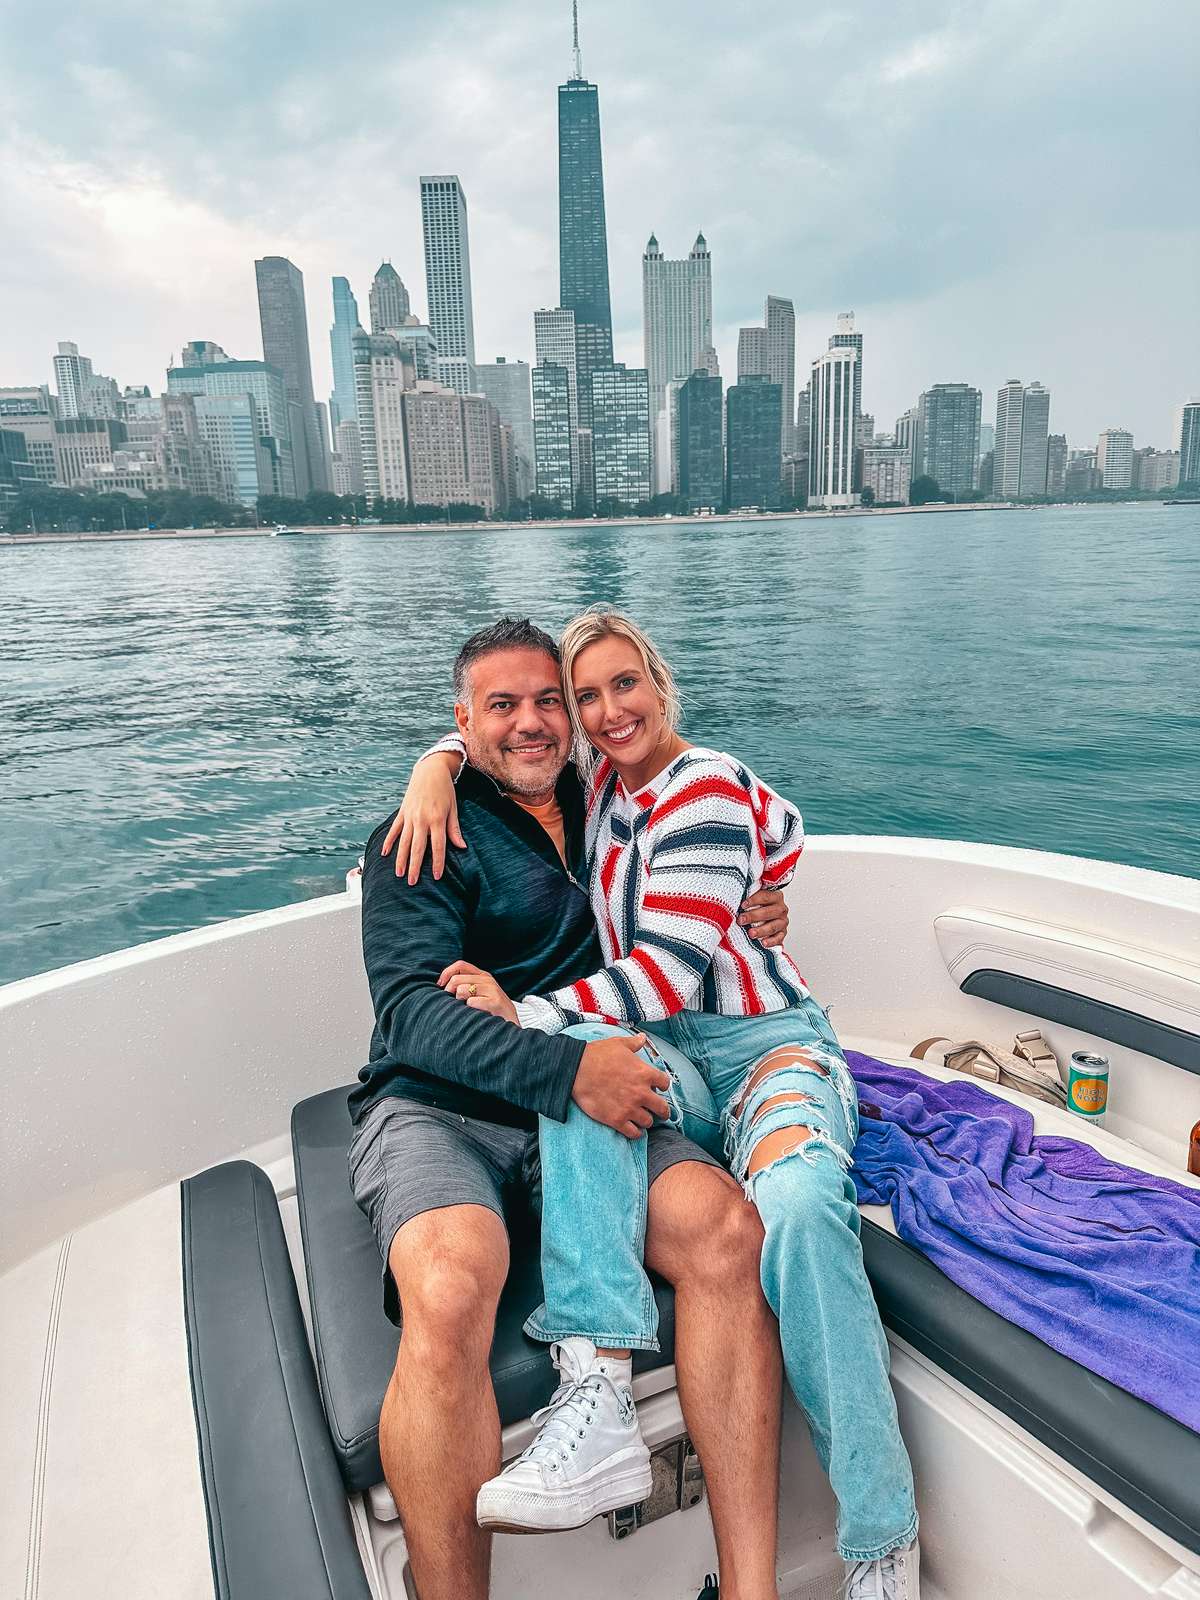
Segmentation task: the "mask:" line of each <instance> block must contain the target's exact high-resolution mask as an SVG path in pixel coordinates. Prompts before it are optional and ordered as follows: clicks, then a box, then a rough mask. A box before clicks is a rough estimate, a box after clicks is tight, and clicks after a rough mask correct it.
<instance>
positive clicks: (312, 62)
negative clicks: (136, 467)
mask: <svg viewBox="0 0 1200 1600" xmlns="http://www.w3.org/2000/svg"><path fill="white" fill-rule="evenodd" d="M582 12H583V16H582V24H581V26H582V43H583V62H584V71H585V74H586V76H588V77H589V78H590V79H591V80H592V81H593V82H595V83H597V84H599V87H600V108H601V126H602V132H603V140H604V167H605V183H606V191H607V202H608V238H609V264H610V273H611V279H612V293H613V318H614V328H615V337H616V345H617V351H616V353H617V356H618V359H625V360H627V361H629V362H631V363H637V364H639V365H640V364H641V362H642V335H641V251H642V248H643V246H644V244H645V241H646V238H647V235H648V234H649V233H650V232H651V230H653V231H654V232H655V233H656V234H657V236H658V238H659V241H660V243H661V245H662V247H663V250H664V252H665V253H666V254H667V255H686V253H687V251H688V249H689V248H690V246H691V243H692V241H693V239H694V238H695V235H696V232H697V230H698V229H700V228H703V230H704V233H705V235H706V237H707V239H708V242H709V246H710V248H711V250H712V257H713V299H714V315H715V320H716V324H717V329H716V336H717V346H718V350H719V353H720V357H721V368H722V372H723V373H725V374H726V376H727V377H728V378H730V379H731V378H732V376H733V375H734V373H735V370H736V360H735V355H736V340H737V328H738V326H739V325H740V324H743V323H749V322H756V321H760V320H761V316H762V302H763V299H764V297H765V296H766V295H767V294H768V293H771V294H781V295H786V296H788V297H789V298H791V299H792V300H793V301H794V302H795V306H796V318H797V361H796V365H797V375H798V381H803V375H804V374H806V372H807V369H808V365H809V363H810V361H811V360H812V358H813V357H814V356H815V355H816V354H818V353H819V351H820V350H821V349H823V348H824V346H825V344H826V341H827V336H828V333H829V331H830V329H831V328H832V325H833V319H834V317H835V315H836V313H837V312H838V311H842V310H850V309H853V310H854V311H855V312H856V313H857V315H858V319H859V327H860V328H861V329H862V331H863V335H864V345H865V348H864V362H863V375H864V381H863V405H864V409H866V410H869V411H872V412H873V413H874V414H875V415H876V418H877V424H878V425H879V426H880V427H881V428H882V427H888V428H890V426H891V424H892V422H893V421H894V419H895V417H896V415H897V414H898V413H899V412H900V411H902V410H903V409H905V407H907V406H909V405H911V404H913V403H914V401H915V398H916V396H917V394H918V393H919V392H920V390H921V389H923V388H925V387H927V386H928V385H929V384H931V383H936V382H955V381H966V382H970V383H974V384H977V385H979V386H980V387H981V388H982V389H983V391H984V405H983V415H984V420H985V421H988V420H992V419H993V418H994V412H995V391H996V389H997V387H998V386H999V384H1001V383H1002V382H1003V381H1004V380H1005V379H1006V378H1009V377H1020V378H1023V379H1024V380H1025V381H1026V382H1029V381H1032V380H1033V379H1035V378H1037V379H1040V380H1041V381H1042V382H1043V383H1045V384H1047V385H1048V387H1049V388H1050V390H1051V393H1052V407H1051V419H1050V420H1051V428H1052V430H1053V431H1056V432H1058V431H1065V432H1066V433H1067V435H1068V438H1069V440H1070V442H1071V444H1072V445H1082V444H1087V443H1094V441H1095V438H1096V434H1097V433H1098V431H1099V430H1100V429H1101V428H1104V427H1117V426H1123V427H1129V428H1132V429H1133V431H1134V434H1135V440H1136V443H1137V444H1139V445H1141V444H1157V445H1159V446H1166V445H1167V444H1168V443H1174V442H1175V441H1174V440H1173V439H1171V437H1170V435H1171V429H1172V426H1173V424H1172V417H1173V414H1174V412H1175V410H1176V409H1177V407H1178V406H1179V404H1180V403H1181V402H1182V401H1183V400H1185V399H1187V398H1190V397H1192V396H1194V395H1197V394H1200V289H1198V284H1200V226H1198V223H1197V218H1198V217H1200V206H1198V204H1197V201H1198V198H1200V196H1198V193H1197V176H1196V173H1197V148H1198V145H1197V139H1198V134H1200V126H1198V115H1197V109H1196V108H1197V105H1198V104H1200V96H1198V95H1197V83H1198V81H1200V75H1198V72H1197V68H1198V66H1200V6H1198V5H1197V4H1196V0H1144V3H1142V4H1141V5H1138V6H1131V5H1130V4H1129V3H1128V0H1053V3H1051V4H1047V3H1046V0H975V3H973V4H970V5H966V4H957V3H951V0H914V3H913V4H910V5H906V6H900V5H897V4H895V3H894V0H843V3H840V4H835V5H828V6H826V5H822V4H820V3H819V0H818V3H814V4H811V5H807V6H802V5H795V4H787V3H784V0H770V3H764V0H750V3H748V4H743V5H742V6H740V7H737V8H733V7H731V6H730V5H729V4H728V0H603V4H601V3H600V0H583V4H582ZM569 64H570V6H569V4H568V3H565V0H476V3H460V4H453V3H445V0H434V3H427V4H423V5H421V6H414V5H412V4H411V3H406V0H390V3H384V0H343V3H342V4H341V5H327V4H319V5H318V4H316V3H308V4H300V5H298V4H296V0H256V3H252V0H243V3H240V4H239V3H237V0H192V3H190V4H186V5H156V6H147V5H146V4H145V3H144V0H136V3H135V0H104V3H103V4H96V3H94V0H86V3H85V0H57V3H56V4H55V5H54V6H53V7H51V8H49V9H46V8H41V9H38V8H29V7H23V8H12V9H10V10H9V11H8V13H7V20H6V23H5V25H4V28H3V30H2V37H0V129H2V137H3V149H2V150H0V216H3V217H4V218H5V219H6V220H5V223H4V227H3V238H4V245H3V249H0V306H2V307H3V312H2V315H0V384H12V383H31V384H32V383H43V382H46V381H49V380H50V379H51V375H52V369H51V355H52V353H53V351H54V348H55V345H56V342H57V341H58V340H59V339H74V340H75V341H76V342H77V343H78V345H79V347H80V349H81V351H82V352H83V353H84V354H85V355H89V356H91V358H92V360H93V362H94V363H95V366H96V368H97V370H98V371H101V372H104V373H107V374H110V375H111V376H113V377H115V378H116V379H117V381H118V382H119V383H121V384H126V383H138V384H140V383H148V384H150V385H151V387H152V389H154V390H155V392H158V391H159V390H161V389H162V388H163V387H164V386H165V380H164V376H163V373H164V369H165V366H166V364H167V360H168V358H169V357H170V356H171V355H172V354H174V353H177V352H178V350H179V348H180V346H181V344H182V343H183V342H184V341H185V340H187V339H214V340H216V341H217V342H218V343H219V344H221V345H223V346H224V347H225V349H226V350H227V351H228V352H229V353H230V354H231V355H235V356H240V357H258V356H261V353H262V348H261V343H260V338H259V330H258V319H257V307H256V303H255V295H254V258H255V257H256V256H259V255H264V254H280V255H286V256H289V257H290V258H291V259H292V260H293V261H294V262H295V263H296V264H297V265H298V266H299V267H300V268H301V269H302V271H303V272H304V277H305V287H306V291H307V297H308V314H309V329H310V339H311V342H312V351H313V365H314V377H315V383H316V392H317V396H318V398H321V399H324V398H326V397H327V395H328V390H329V385H330V367H329V338H328V328H329V322H330V319H331V304H330V284H329V280H330V276H331V275H332V274H334V273H344V274H345V275H346V276H347V277H349V279H350V281H351V285H352V287H353V289H354V291H355V293H356V295H357V296H358V301H359V307H360V313H361V315H362V318H363V321H364V322H366V320H367V291H368V288H369V286H370V280H371V277H372V275H373V273H374V271H375V268H376V267H377V266H378V264H379V262H380V260H381V259H383V258H384V257H388V258H390V259H391V260H392V261H393V262H394V264H395V265H396V268H397V270H398V271H399V272H400V275H401V277H402V278H403V279H404V281H405V283H406V284H407V285H408V288H409V291H410V293H411V294H412V298H413V304H414V308H415V309H417V310H418V311H419V312H420V313H421V314H422V315H424V312H425V306H426V296H425V284H424V269H423V263H422V253H421V234H420V208H419V199H418V187H417V179H418V176H419V175H420V174H421V173H432V172H456V173H458V174H459V176H460V177H461V179H462V182H463V185H464V187H465V189H466V194H467V201H468V207H469V215H470V237H471V256H472V271H473V276H474V305H475V330H476V353H477V355H478V357H479V359H480V360H490V359H492V358H493V357H495V356H497V355H501V354H503V355H507V356H508V357H510V358H515V357H524V358H525V359H532V350H533V328H532V312H533V310H534V308H535V307H537V306H542V305H546V306H551V305H555V304H557V301H558V258H557V257H558V232H557V229H558V221H557V166H556V142H555V141H556V96H555V85H556V84H557V83H559V82H561V81H562V80H563V79H564V78H565V77H566V75H567V72H568V70H569Z"/></svg>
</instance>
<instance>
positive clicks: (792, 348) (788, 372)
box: [763, 294, 796, 455]
mask: <svg viewBox="0 0 1200 1600" xmlns="http://www.w3.org/2000/svg"><path fill="white" fill-rule="evenodd" d="M763 321H764V323H765V325H766V335H767V337H766V350H765V355H766V367H767V377H768V379H769V380H770V381H771V382H772V383H777V384H778V385H779V393H780V405H781V407H782V423H781V432H780V451H781V454H783V455H791V454H792V453H793V452H794V450H795V448H796V423H795V420H794V419H795V405H796V309H795V307H794V306H793V305H792V302H791V301H790V300H784V299H783V298H782V297H781V296H779V295H777V294H769V295H768V296H767V304H766V308H765V311H764V316H763Z"/></svg>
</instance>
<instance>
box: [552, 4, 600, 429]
mask: <svg viewBox="0 0 1200 1600" xmlns="http://www.w3.org/2000/svg"><path fill="white" fill-rule="evenodd" d="M574 43H575V52H574V65H573V68H572V72H571V76H570V78H569V79H568V80H567V82H566V83H563V84H560V85H559V89H558V273H559V291H558V299H559V304H560V305H562V306H565V307H566V308H567V310H569V311H573V312H574V313H575V341H576V367H577V401H578V409H579V425H580V427H584V428H588V427H591V423H592V397H591V396H592V391H591V375H592V373H593V371H594V370H595V369H596V368H597V367H602V366H608V365H609V364H610V363H611V361H612V355H613V344H612V306H611V303H610V300H609V289H608V230H607V226H606V223H605V215H604V168H603V164H602V160H601V154H600V96H599V92H598V90H597V88H596V86H595V84H593V83H588V82H587V80H586V79H585V78H584V76H583V66H582V63H581V61H580V56H579V27H578V20H576V26H575V36H574Z"/></svg>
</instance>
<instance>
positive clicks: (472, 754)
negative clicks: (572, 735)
mask: <svg viewBox="0 0 1200 1600" xmlns="http://www.w3.org/2000/svg"><path fill="white" fill-rule="evenodd" d="M463 743H464V744H465V745H466V747H467V760H468V761H469V762H470V763H471V765H472V766H473V767H475V768H477V770H478V771H480V772H485V773H486V774H487V775H488V777H489V778H491V780H492V782H493V783H495V784H496V785H497V786H498V787H499V788H501V789H503V790H504V792H505V793H506V794H519V795H522V796H528V795H534V794H543V793H545V791H546V790H547V789H553V788H554V787H555V786H556V785H557V783H558V780H559V777H560V776H561V774H562V770H563V768H564V767H565V766H566V764H567V761H568V759H569V757H568V755H567V754H564V753H563V750H562V747H561V745H560V746H559V749H558V750H557V751H556V752H555V753H554V755H553V756H547V758H546V763H547V764H546V769H545V771H546V774H547V775H546V776H544V777H538V778H535V777H534V776H533V774H532V773H531V774H530V775H529V776H528V778H526V779H525V781H524V782H522V781H521V779H522V776H523V775H522V774H520V773H517V772H514V771H511V770H510V769H509V768H508V767H507V766H506V765H505V764H504V755H503V752H502V751H498V750H495V749H493V748H492V747H491V746H490V745H485V744H484V743H483V742H482V741H481V740H478V739H476V738H474V737H473V736H472V733H471V729H470V728H469V727H468V729H467V731H466V733H465V734H464V736H463Z"/></svg>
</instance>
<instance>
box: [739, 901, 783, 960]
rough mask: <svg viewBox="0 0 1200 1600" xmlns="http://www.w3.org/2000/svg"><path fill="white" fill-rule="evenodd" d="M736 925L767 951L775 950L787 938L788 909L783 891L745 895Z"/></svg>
mask: <svg viewBox="0 0 1200 1600" xmlns="http://www.w3.org/2000/svg"><path fill="white" fill-rule="evenodd" d="M738 924H739V926H740V927H743V928H745V930H746V932H747V933H748V934H749V935H750V937H751V938H752V939H757V940H758V942H759V944H761V945H765V946H766V948H767V949H768V950H774V949H777V948H778V947H779V946H780V945H781V944H782V943H783V941H784V940H785V939H786V938H787V931H788V908H787V900H786V899H785V898H784V893H783V890H782V889H758V890H756V891H755V893H754V894H751V895H747V896H746V898H745V899H744V900H743V901H742V909H741V910H740V911H739V912H738Z"/></svg>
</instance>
